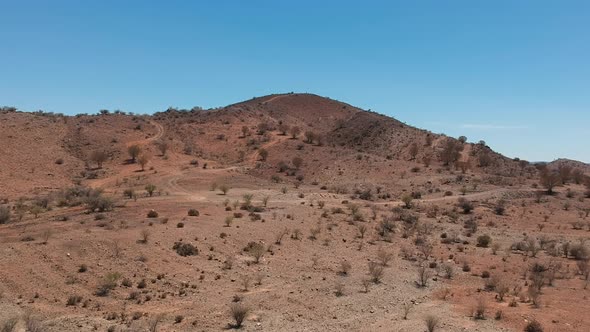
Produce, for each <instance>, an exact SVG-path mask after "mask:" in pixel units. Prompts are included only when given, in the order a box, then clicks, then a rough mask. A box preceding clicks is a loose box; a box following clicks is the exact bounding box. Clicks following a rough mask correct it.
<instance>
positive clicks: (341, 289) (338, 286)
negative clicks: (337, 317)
mask: <svg viewBox="0 0 590 332" xmlns="http://www.w3.org/2000/svg"><path fill="white" fill-rule="evenodd" d="M334 289H335V292H334V294H336V296H338V297H340V296H343V295H344V284H343V283H342V282H341V281H336V285H335V286H334Z"/></svg>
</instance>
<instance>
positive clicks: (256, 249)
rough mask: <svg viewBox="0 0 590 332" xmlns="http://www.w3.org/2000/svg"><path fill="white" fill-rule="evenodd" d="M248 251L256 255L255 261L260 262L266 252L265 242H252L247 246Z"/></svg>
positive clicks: (253, 255)
mask: <svg viewBox="0 0 590 332" xmlns="http://www.w3.org/2000/svg"><path fill="white" fill-rule="evenodd" d="M246 251H247V252H248V253H249V254H250V255H251V256H252V257H254V262H255V263H259V262H260V259H261V258H262V256H264V253H265V252H266V248H265V246H264V244H262V243H258V242H250V243H249V244H248V246H247V248H246Z"/></svg>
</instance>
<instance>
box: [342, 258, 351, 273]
mask: <svg viewBox="0 0 590 332" xmlns="http://www.w3.org/2000/svg"><path fill="white" fill-rule="evenodd" d="M351 268H352V265H350V263H349V262H348V261H346V260H343V261H341V262H340V271H339V273H340V274H341V275H348V273H349V272H350V269H351Z"/></svg>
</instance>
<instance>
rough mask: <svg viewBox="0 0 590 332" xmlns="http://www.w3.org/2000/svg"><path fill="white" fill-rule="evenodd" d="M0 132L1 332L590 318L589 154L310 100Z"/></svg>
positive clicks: (576, 325)
mask: <svg viewBox="0 0 590 332" xmlns="http://www.w3.org/2000/svg"><path fill="white" fill-rule="evenodd" d="M0 141H1V142H2V144H0V155H2V156H3V157H2V159H1V160H0V183H1V184H2V185H1V187H0V250H2V254H1V255H0V309H1V310H0V330H2V328H4V327H6V328H7V329H6V330H2V331H12V330H10V329H8V328H10V327H11V324H15V327H14V331H25V330H26V329H28V330H31V331H33V330H34V331H218V330H225V329H231V328H234V327H235V326H234V325H233V324H235V323H236V321H235V320H234V318H233V317H232V315H231V314H230V308H234V309H237V308H238V307H240V308H248V309H249V310H248V311H247V314H246V315H245V316H244V321H243V326H242V327H241V329H242V330H244V331H426V330H427V324H426V322H427V321H430V322H436V324H435V326H436V328H435V330H437V331H522V330H523V329H524V328H525V326H526V325H527V324H528V323H529V322H532V321H538V322H539V323H540V324H541V325H542V326H543V328H544V331H586V330H590V317H588V316H587V315H586V312H588V310H589V309H590V304H589V302H588V298H587V297H588V292H589V291H588V289H587V285H588V282H589V281H590V277H589V275H590V267H589V264H588V260H589V259H590V252H589V251H588V245H589V243H588V241H587V239H588V231H589V230H590V222H589V220H590V219H589V218H588V215H589V213H590V203H589V200H588V198H587V196H588V195H589V194H590V192H589V191H590V184H589V183H588V172H589V169H590V167H588V165H586V164H583V163H579V162H575V161H568V160H559V161H557V162H555V163H550V164H548V165H534V164H530V163H527V162H526V161H521V160H513V159H509V158H506V157H504V156H502V155H501V154H498V153H496V152H494V151H492V150H491V149H490V148H489V147H487V146H486V145H485V143H484V142H481V143H478V144H471V143H466V142H464V141H463V140H462V139H454V138H450V137H446V136H441V135H436V134H433V133H430V132H428V131H424V130H421V129H417V128H414V127H411V126H408V125H406V124H404V123H401V122H399V121H397V120H395V119H392V118H389V117H386V116H383V115H380V114H377V113H373V112H368V111H364V110H361V109H358V108H356V107H353V106H351V105H348V104H345V103H341V102H338V101H335V100H331V99H328V98H323V97H319V96H315V95H311V94H281V95H272V96H266V97H260V98H255V99H252V100H249V101H245V102H241V103H237V104H234V105H230V106H227V107H224V108H219V109H214V110H197V109H195V110H192V111H185V110H174V109H170V110H168V111H166V112H161V113H156V114H154V115H152V116H146V115H141V116H138V115H128V114H120V113H118V114H102V115H79V116H73V117H69V116H62V115H55V114H44V113H20V112H4V113H0ZM133 147H137V149H138V150H139V151H140V152H139V154H138V156H137V158H136V162H132V161H131V158H130V155H129V153H128V150H129V149H130V148H133ZM103 159H104V160H103ZM140 161H143V162H144V167H143V171H142V167H141V166H140ZM99 164H100V165H99ZM553 185H555V186H553ZM549 187H551V188H552V189H553V191H554V193H553V194H551V195H549V194H548V193H547V189H548V188H549ZM190 245H192V246H194V251H192V252H191V249H192V248H191V246H190ZM187 253H188V254H194V255H187V256H182V255H180V254H187ZM35 328H37V329H36V330H35Z"/></svg>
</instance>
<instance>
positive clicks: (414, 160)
mask: <svg viewBox="0 0 590 332" xmlns="http://www.w3.org/2000/svg"><path fill="white" fill-rule="evenodd" d="M0 116H1V117H2V120H3V121H1V124H0V126H1V128H0V129H2V132H1V133H0V135H2V139H3V142H6V144H4V145H3V146H2V149H3V151H2V152H3V155H5V156H6V157H7V158H4V159H3V161H2V163H3V165H2V166H3V167H2V171H1V173H0V177H1V179H2V180H4V183H6V186H7V188H9V189H8V190H7V192H8V193H11V194H10V195H23V194H26V193H31V192H34V191H43V190H49V189H51V188H57V187H60V186H61V187H63V186H66V185H69V184H71V183H72V182H80V181H83V180H85V179H89V178H95V177H98V178H101V177H105V176H107V175H109V174H111V175H112V174H117V173H118V172H119V170H120V168H121V167H122V165H124V164H125V161H126V160H127V159H128V157H129V156H128V154H127V147H128V146H129V145H132V144H139V145H141V146H144V149H145V150H146V151H147V152H148V153H149V154H150V156H156V155H158V154H159V152H158V151H157V148H156V146H155V143H158V142H165V143H166V146H168V157H169V158H170V161H171V163H172V164H173V163H175V162H181V161H183V162H187V160H191V159H198V160H201V161H202V162H206V163H209V164H211V165H226V166H231V165H240V166H247V167H251V168H252V171H251V172H252V174H255V175H257V176H263V177H273V176H277V175H279V176H282V175H283V174H284V171H285V169H290V167H291V166H290V165H291V164H292V161H293V159H294V158H300V159H301V160H302V163H303V164H305V165H307V166H308V167H306V168H305V171H302V170H299V171H298V173H301V175H302V176H304V177H306V178H308V179H309V180H310V181H330V182H335V183H342V182H348V183H351V184H356V183H358V182H359V181H360V179H362V182H376V183H381V182H384V181H386V180H387V179H388V178H390V177H391V174H392V173H391V172H406V171H410V169H412V168H414V169H415V170H414V171H417V169H418V168H422V171H423V172H426V174H429V173H432V174H434V170H435V169H436V168H438V167H441V166H443V167H446V166H448V165H447V164H451V165H454V166H456V167H461V168H462V169H467V168H469V169H472V170H473V171H474V172H481V173H487V174H493V175H501V176H514V175H519V174H524V173H523V171H524V169H525V168H524V166H526V165H524V166H523V165H522V164H519V163H516V162H513V161H512V160H509V159H507V158H504V157H502V156H501V155H498V154H496V153H494V152H493V151H491V150H489V148H487V147H484V146H479V145H471V144H464V143H460V142H458V141H456V140H454V139H451V138H447V137H444V136H440V135H434V134H432V133H430V132H427V131H424V130H420V129H417V128H414V127H411V126H408V125H405V124H403V123H401V122H399V121H397V120H395V119H393V118H390V117H387V116H383V115H380V114H377V113H372V112H367V111H363V110H361V109H359V108H356V107H354V106H351V105H348V104H345V103H342V102H339V101H336V100H332V99H329V98H324V97H320V96H317V95H313V94H278V95H270V96H265V97H260V98H254V99H251V100H248V101H244V102H240V103H236V104H233V105H230V106H227V107H224V108H219V109H215V110H207V111H204V110H195V111H174V110H169V111H166V112H163V113H156V114H155V115H153V116H142V117H137V116H130V115H124V114H107V115H97V116H76V117H64V116H50V115H45V116H42V115H32V114H25V113H18V112H10V113H5V114H1V115H0ZM449 145H452V146H453V148H452V149H451V150H453V151H455V150H456V151H455V152H454V153H455V156H454V157H453V158H451V159H452V160H451V162H450V163H449V162H448V161H445V160H443V159H442V158H441V155H442V154H444V153H445V149H447V150H448V146H449ZM95 151H102V152H104V153H105V154H106V155H107V158H106V161H105V162H104V165H102V166H103V167H102V168H101V169H97V168H98V165H96V164H95V163H94V162H93V160H92V158H91V155H92V153H93V152H95ZM266 154H267V156H264V157H263V155H266ZM58 159H59V161H60V162H57V161H58ZM263 159H264V160H263ZM363 162H370V163H371V164H370V165H365V166H362V165H361V163H363ZM281 165H283V166H281ZM285 165H287V166H288V167H286V168H285ZM23 168H24V169H28V172H23ZM291 173H293V172H291ZM287 180H289V179H287ZM31 188H34V189H33V190H31Z"/></svg>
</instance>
